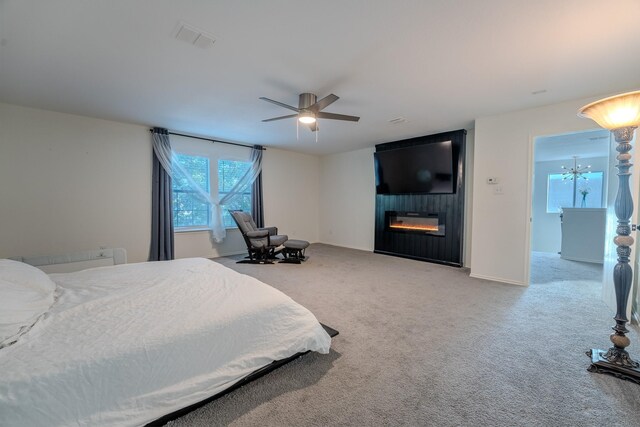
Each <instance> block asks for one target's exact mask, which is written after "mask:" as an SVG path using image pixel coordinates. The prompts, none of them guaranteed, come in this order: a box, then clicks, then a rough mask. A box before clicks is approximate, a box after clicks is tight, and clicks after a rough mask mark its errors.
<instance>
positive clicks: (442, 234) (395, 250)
mask: <svg viewBox="0 0 640 427" xmlns="http://www.w3.org/2000/svg"><path fill="white" fill-rule="evenodd" d="M466 133H467V132H466V131H465V130H464V129H461V130H457V131H453V132H445V133H440V134H437V135H427V136H421V137H417V138H411V139H405V140H402V141H393V142H388V143H385V144H378V145H376V153H382V152H383V151H386V152H387V153H386V154H387V155H386V157H387V158H389V159H395V160H396V165H397V167H399V168H401V167H403V162H406V161H407V159H406V158H403V157H401V156H400V157H394V155H393V153H394V152H395V151H396V150H398V152H399V151H400V150H401V149H404V148H407V147H413V146H416V145H422V144H431V143H441V142H446V141H451V148H452V161H453V168H452V171H453V172H452V173H453V183H454V186H453V192H444V193H435V192H428V193H389V194H386V193H377V194H376V210H375V219H376V220H375V240H374V247H373V248H374V252H375V253H379V254H385V255H394V256H400V257H405V258H411V259H416V260H421V261H428V262H435V263H439V264H446V265H452V266H456V267H462V264H463V253H464V251H463V249H464V248H463V230H464V200H465V191H464V190H465V188H464V187H465V186H464V183H465V178H464V172H465V164H464V159H465V154H464V153H465V139H466ZM423 160H424V159H423V158H421V157H419V156H416V157H415V158H413V159H411V161H412V162H413V161H415V162H416V164H421V162H423ZM374 162H375V159H374ZM424 163H425V164H428V163H429V162H428V161H425V162H424ZM414 166H415V165H414ZM407 167H408V165H407ZM412 167H413V166H412ZM378 172H379V171H378ZM423 175H424V174H422V173H420V174H418V176H416V178H417V179H421V177H422V178H424V176H423ZM425 176H426V175H425ZM377 178H381V177H379V176H377ZM445 228H446V229H445Z"/></svg>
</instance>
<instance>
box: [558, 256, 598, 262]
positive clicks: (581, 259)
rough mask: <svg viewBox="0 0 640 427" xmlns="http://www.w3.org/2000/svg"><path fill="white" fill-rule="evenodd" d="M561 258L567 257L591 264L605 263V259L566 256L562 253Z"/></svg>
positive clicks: (570, 259) (568, 259) (567, 258)
mask: <svg viewBox="0 0 640 427" xmlns="http://www.w3.org/2000/svg"><path fill="white" fill-rule="evenodd" d="M560 258H562V259H566V260H567V261H578V262H588V263H590V264H604V260H597V259H596V260H594V259H589V258H574V257H565V256H562V255H560Z"/></svg>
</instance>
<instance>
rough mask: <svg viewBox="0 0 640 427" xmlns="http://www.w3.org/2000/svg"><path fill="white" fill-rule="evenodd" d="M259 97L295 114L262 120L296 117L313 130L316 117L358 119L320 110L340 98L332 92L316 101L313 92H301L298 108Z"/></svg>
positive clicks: (315, 126)
mask: <svg viewBox="0 0 640 427" xmlns="http://www.w3.org/2000/svg"><path fill="white" fill-rule="evenodd" d="M260 99H262V100H264V101H267V102H270V103H272V104H276V105H279V106H281V107H284V108H288V109H289V110H293V111H295V112H296V114H289V115H287V116H280V117H274V118H272V119H265V120H263V122H272V121H274V120H282V119H290V118H293V117H297V118H298V121H299V122H300V123H303V124H304V125H306V126H307V127H308V128H309V129H311V131H313V132H315V131H317V130H318V122H317V121H316V120H317V119H331V120H346V121H348V122H357V121H358V120H360V117H356V116H347V115H344V114H334V113H325V112H323V111H322V110H324V109H325V108H327V107H328V106H329V105H331V104H333V103H334V102H336V101H337V100H338V99H340V98H339V97H338V96H336V95H334V94H331V95H328V96H326V97H324V98H322V99H321V100H320V101H318V97H317V96H316V95H314V94H313V93H301V94H300V97H299V101H298V108H296V107H293V106H291V105H287V104H283V103H282V102H278V101H274V100H273V99H269V98H265V97H264V96H262V97H260Z"/></svg>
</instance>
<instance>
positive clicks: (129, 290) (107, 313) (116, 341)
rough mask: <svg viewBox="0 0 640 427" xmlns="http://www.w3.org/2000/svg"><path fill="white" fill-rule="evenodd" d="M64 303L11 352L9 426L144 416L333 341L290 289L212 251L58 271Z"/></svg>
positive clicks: (4, 356)
mask: <svg viewBox="0 0 640 427" xmlns="http://www.w3.org/2000/svg"><path fill="white" fill-rule="evenodd" d="M51 277H52V279H53V280H54V281H55V282H56V284H57V286H58V287H57V290H56V292H57V301H56V302H55V303H54V305H53V306H52V308H51V310H50V311H49V312H48V313H47V314H46V316H45V318H44V319H42V320H41V321H40V322H39V323H37V324H36V325H35V326H34V327H33V328H32V330H31V331H29V333H27V334H26V335H24V336H23V337H21V339H20V341H18V343H16V344H14V345H12V346H10V347H7V348H3V349H1V350H0V425H1V426H58V425H73V426H77V425H82V426H84V425H99V426H108V425H114V426H115V425H117V426H126V425H141V424H145V423H147V422H150V421H152V420H154V419H157V418H159V417H161V416H162V415H165V414H167V413H170V412H173V411H175V410H177V409H180V408H183V407H185V406H188V405H190V404H192V403H195V402H198V401H201V400H203V399H205V398H207V397H209V396H212V395H214V394H216V393H218V392H220V391H222V390H224V389H226V388H227V387H229V386H231V385H233V384H234V383H235V382H237V381H239V380H240V379H242V378H243V377H245V376H246V375H248V374H249V373H251V372H253V371H254V370H256V369H257V368H259V367H262V366H264V365H267V364H269V363H270V362H272V361H274V360H278V359H283V358H286V357H289V356H291V355H293V354H295V353H298V352H302V351H306V350H313V351H318V352H320V353H328V352H329V346H330V344H331V338H330V337H329V336H328V335H327V333H326V332H325V331H324V329H323V328H322V326H321V325H320V324H319V323H318V321H317V320H316V318H315V317H314V316H313V314H311V313H310V312H309V311H308V310H307V309H306V308H304V307H302V306H301V305H299V304H297V303H295V302H294V301H293V300H292V299H291V298H289V297H287V296H286V295H284V294H283V293H281V292H280V291H278V290H276V289H274V288H272V287H270V286H268V285H266V284H264V283H262V282H260V281H258V280H256V279H254V278H251V277H249V276H245V275H241V274H238V273H236V272H235V271H233V270H231V269H229V268H226V267H224V266H222V265H220V264H218V263H215V262H211V261H209V260H205V259H185V260H177V261H168V262H154V263H141V264H125V265H119V266H114V267H102V268H96V269H91V270H85V271H81V272H77V273H69V274H53V275H51Z"/></svg>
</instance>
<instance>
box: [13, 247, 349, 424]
mask: <svg viewBox="0 0 640 427" xmlns="http://www.w3.org/2000/svg"><path fill="white" fill-rule="evenodd" d="M11 259H13V260H15V261H21V262H24V263H27V264H30V265H33V266H34V267H37V268H39V269H40V270H42V271H44V272H45V273H47V274H50V273H71V272H74V271H80V270H85V269H87V268H93V267H105V266H110V265H117V264H126V263H127V251H126V250H125V249H123V248H100V249H93V250H88V251H82V252H75V253H71V254H65V255H53V256H30V257H12V258H11ZM321 325H322V327H323V328H324V330H325V331H327V333H328V334H329V336H330V337H331V338H333V337H335V336H336V335H338V334H339V332H338V331H336V330H335V329H333V328H331V327H329V326H327V325H324V324H322V323H321ZM307 353H309V351H305V352H302V353H296V354H294V355H293V356H291V357H287V358H286V359H281V360H276V361H274V362H272V363H270V364H268V365H266V366H263V367H262V368H259V369H257V370H255V371H253V372H252V373H250V374H249V375H247V376H246V377H244V378H242V379H241V380H240V381H238V382H237V383H235V384H234V385H232V386H231V387H229V388H227V389H225V390H223V391H221V392H220V393H218V394H215V395H213V396H211V397H209V398H207V399H205V400H202V401H200V402H197V403H194V404H192V405H189V406H187V407H185V408H182V409H178V410H177V411H175V412H171V413H170V414H167V415H164V416H163V417H161V418H158V419H157V420H155V421H152V422H150V423H149V424H147V425H146V427H158V426H163V425H165V424H166V423H168V422H169V421H173V420H175V419H177V418H180V417H182V416H184V415H186V414H188V413H189V412H192V411H194V410H196V409H198V408H200V407H202V406H204V405H206V404H207V403H210V402H213V401H214V400H216V399H219V398H221V397H222V396H224V395H226V394H228V393H231V392H232V391H234V390H236V389H238V388H240V387H242V386H243V385H246V384H248V383H250V382H252V381H254V380H257V379H258V378H260V377H262V376H264V375H266V374H268V373H269V372H272V371H274V370H276V369H278V368H279V367H281V366H284V365H286V364H287V363H289V362H291V361H293V360H295V359H297V358H298V357H301V356H304V355H305V354H307Z"/></svg>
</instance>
